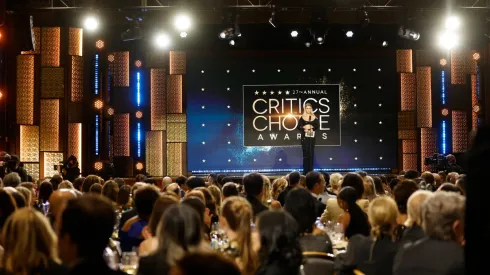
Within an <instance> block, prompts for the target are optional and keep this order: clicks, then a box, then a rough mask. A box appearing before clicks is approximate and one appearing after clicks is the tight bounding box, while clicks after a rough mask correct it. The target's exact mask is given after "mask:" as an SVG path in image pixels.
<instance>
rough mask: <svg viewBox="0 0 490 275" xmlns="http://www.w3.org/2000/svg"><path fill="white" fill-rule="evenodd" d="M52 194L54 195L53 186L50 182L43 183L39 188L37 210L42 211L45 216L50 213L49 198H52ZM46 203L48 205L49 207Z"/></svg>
mask: <svg viewBox="0 0 490 275" xmlns="http://www.w3.org/2000/svg"><path fill="white" fill-rule="evenodd" d="M51 194H53V186H52V185H51V183H50V182H49V181H43V182H42V183H41V185H40V186H39V194H38V200H37V201H38V204H37V206H36V209H38V210H40V211H42V212H43V213H44V214H45V215H47V214H48V213H49V197H51ZM46 203H48V205H47V206H46Z"/></svg>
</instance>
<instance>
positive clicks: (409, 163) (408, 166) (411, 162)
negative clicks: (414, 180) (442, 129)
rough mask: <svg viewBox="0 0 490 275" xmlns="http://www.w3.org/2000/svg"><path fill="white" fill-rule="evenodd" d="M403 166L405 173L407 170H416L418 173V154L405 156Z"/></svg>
mask: <svg viewBox="0 0 490 275" xmlns="http://www.w3.org/2000/svg"><path fill="white" fill-rule="evenodd" d="M402 156H403V164H402V169H403V170H404V171H407V170H415V171H417V170H418V169H417V154H403V155H402Z"/></svg>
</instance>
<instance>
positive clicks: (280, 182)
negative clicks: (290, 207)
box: [271, 178, 288, 200]
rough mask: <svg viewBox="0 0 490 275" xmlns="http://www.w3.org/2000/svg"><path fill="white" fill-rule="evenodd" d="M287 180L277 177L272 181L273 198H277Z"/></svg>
mask: <svg viewBox="0 0 490 275" xmlns="http://www.w3.org/2000/svg"><path fill="white" fill-rule="evenodd" d="M287 185H288V181H287V180H286V179H285V178H277V179H275V180H274V181H273V182H272V190H271V196H272V199H273V200H278V198H279V194H280V193H281V192H282V191H283V190H284V189H286V186H287Z"/></svg>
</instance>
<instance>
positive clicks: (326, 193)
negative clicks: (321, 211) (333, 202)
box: [318, 172, 337, 205]
mask: <svg viewBox="0 0 490 275" xmlns="http://www.w3.org/2000/svg"><path fill="white" fill-rule="evenodd" d="M320 174H322V175H323V179H324V180H325V190H323V192H322V193H320V194H318V200H320V199H321V202H322V203H323V204H325V205H326V204H327V201H328V200H329V199H335V198H336V197H337V193H334V192H332V189H331V188H330V175H329V174H328V173H326V172H320Z"/></svg>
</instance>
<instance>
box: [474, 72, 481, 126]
mask: <svg viewBox="0 0 490 275" xmlns="http://www.w3.org/2000/svg"><path fill="white" fill-rule="evenodd" d="M480 81H481V80H480V65H479V64H478V62H477V63H476V98H477V99H478V102H480V100H481V94H480ZM472 108H473V106H472ZM477 124H478V127H480V125H481V119H480V117H478V119H477Z"/></svg>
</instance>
